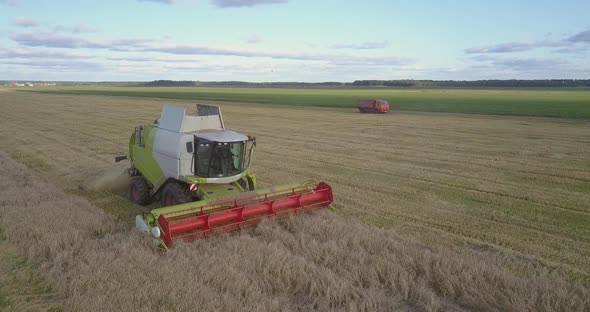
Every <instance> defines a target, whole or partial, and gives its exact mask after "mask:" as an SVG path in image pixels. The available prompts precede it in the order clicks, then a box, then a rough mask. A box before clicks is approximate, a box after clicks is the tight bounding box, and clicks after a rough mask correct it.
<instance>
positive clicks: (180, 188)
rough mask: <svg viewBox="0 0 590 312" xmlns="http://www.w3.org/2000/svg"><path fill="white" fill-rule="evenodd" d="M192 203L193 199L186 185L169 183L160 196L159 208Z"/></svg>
mask: <svg viewBox="0 0 590 312" xmlns="http://www.w3.org/2000/svg"><path fill="white" fill-rule="evenodd" d="M192 201H193V197H192V195H191V193H190V191H189V189H188V186H187V185H186V184H181V183H177V182H170V183H168V184H166V186H164V190H162V194H161V195H160V206H162V207H166V206H173V205H180V204H185V203H190V202H192Z"/></svg>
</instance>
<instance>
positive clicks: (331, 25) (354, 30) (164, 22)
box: [0, 0, 590, 82]
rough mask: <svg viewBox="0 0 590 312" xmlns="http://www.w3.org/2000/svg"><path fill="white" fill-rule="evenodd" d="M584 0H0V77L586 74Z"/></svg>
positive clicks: (588, 51) (589, 51) (589, 45)
mask: <svg viewBox="0 0 590 312" xmlns="http://www.w3.org/2000/svg"><path fill="white" fill-rule="evenodd" d="M589 12H590V1H588V0H584V1H567V0H564V1H546V0H536V1H528V0H521V1H509V0H496V1H459V0H454V1H453V0H446V1H445V0H438V1H426V0H416V1H395V0H389V1H388V0H366V1H355V0H350V1H342V0H340V1H338V0H315V1H314V0H112V1H111V0H103V1H86V0H79V1H49V0H38V1H27V0H0V80H60V81H63V80H66V81H150V80H157V79H170V80H200V81H222V80H241V81H252V82H276V81H306V82H321V81H341V82H347V81H354V80H365V79H435V80H447V79H448V80H479V79H564V78H568V79H572V78H573V79H590V17H589V16H590V13H589Z"/></svg>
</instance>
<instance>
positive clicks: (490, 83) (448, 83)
mask: <svg viewBox="0 0 590 312" xmlns="http://www.w3.org/2000/svg"><path fill="white" fill-rule="evenodd" d="M139 86H144V87H274V88H314V87H315V88H326V87H328V88H347V87H389V88H439V87H449V88H563V87H568V88H571V87H590V79H534V80H522V79H509V80H499V79H493V80H412V79H402V80H355V81H354V82H333V81H328V82H246V81H192V80H180V81H177V80H154V81H150V82H143V83H139Z"/></svg>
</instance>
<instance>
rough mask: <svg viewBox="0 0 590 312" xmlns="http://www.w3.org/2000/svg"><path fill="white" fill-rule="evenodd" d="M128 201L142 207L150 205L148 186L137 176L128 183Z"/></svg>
mask: <svg viewBox="0 0 590 312" xmlns="http://www.w3.org/2000/svg"><path fill="white" fill-rule="evenodd" d="M129 199H131V201H132V202H134V203H136V204H138V205H142V206H143V205H147V204H149V203H150V199H151V196H150V186H149V185H148V183H147V181H146V180H145V179H144V178H143V177H141V176H139V177H133V178H132V179H131V182H130V183H129Z"/></svg>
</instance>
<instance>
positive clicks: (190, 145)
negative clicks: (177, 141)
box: [186, 142, 194, 154]
mask: <svg viewBox="0 0 590 312" xmlns="http://www.w3.org/2000/svg"><path fill="white" fill-rule="evenodd" d="M193 151H194V149H193V142H186V152H187V153H191V154H192V153H193Z"/></svg>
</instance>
